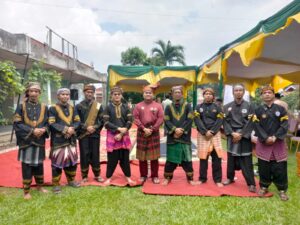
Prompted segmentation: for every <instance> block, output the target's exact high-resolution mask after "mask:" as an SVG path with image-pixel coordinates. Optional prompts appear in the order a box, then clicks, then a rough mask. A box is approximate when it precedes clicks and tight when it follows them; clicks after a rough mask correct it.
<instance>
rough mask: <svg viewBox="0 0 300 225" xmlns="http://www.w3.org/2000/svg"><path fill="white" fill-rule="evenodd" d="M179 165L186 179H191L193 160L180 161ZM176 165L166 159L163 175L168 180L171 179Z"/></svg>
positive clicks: (192, 175)
mask: <svg viewBox="0 0 300 225" xmlns="http://www.w3.org/2000/svg"><path fill="white" fill-rule="evenodd" d="M180 165H181V167H182V169H183V170H184V171H185V173H186V178H187V180H189V181H190V180H193V177H194V170H193V162H192V161H190V162H186V161H182V162H181V164H180ZM177 166H178V164H177V163H172V162H169V161H167V162H166V164H165V171H164V177H165V178H166V179H168V180H172V178H173V173H174V170H175V169H176V168H177Z"/></svg>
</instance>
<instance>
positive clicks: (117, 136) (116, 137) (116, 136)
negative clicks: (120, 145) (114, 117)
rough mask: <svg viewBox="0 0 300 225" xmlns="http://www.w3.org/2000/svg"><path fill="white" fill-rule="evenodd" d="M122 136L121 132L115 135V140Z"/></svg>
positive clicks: (119, 139)
mask: <svg viewBox="0 0 300 225" xmlns="http://www.w3.org/2000/svg"><path fill="white" fill-rule="evenodd" d="M122 138H123V135H122V134H121V133H120V134H117V135H115V140H116V141H121V139H122Z"/></svg>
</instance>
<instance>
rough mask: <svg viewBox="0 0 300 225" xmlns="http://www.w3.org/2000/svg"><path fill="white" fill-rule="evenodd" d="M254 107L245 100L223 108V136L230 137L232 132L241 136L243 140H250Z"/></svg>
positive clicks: (231, 103)
mask: <svg viewBox="0 0 300 225" xmlns="http://www.w3.org/2000/svg"><path fill="white" fill-rule="evenodd" d="M253 114H254V107H253V106H251V104H250V103H249V102H247V101H245V100H243V101H242V102H241V103H240V104H237V103H236V102H235V101H233V102H230V103H228V104H227V105H225V106H224V116H225V119H224V131H225V134H226V135H227V136H228V135H231V133H232V132H237V131H238V133H240V134H242V137H244V138H247V139H249V138H251V132H252V130H253V129H254V124H253V122H252V116H253Z"/></svg>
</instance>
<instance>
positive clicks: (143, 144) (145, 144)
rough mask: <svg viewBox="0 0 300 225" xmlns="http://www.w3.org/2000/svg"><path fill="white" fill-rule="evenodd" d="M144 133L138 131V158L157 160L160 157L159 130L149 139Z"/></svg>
mask: <svg viewBox="0 0 300 225" xmlns="http://www.w3.org/2000/svg"><path fill="white" fill-rule="evenodd" d="M144 134H145V133H144V132H143V131H142V130H140V129H138V130H137V146H136V158H137V159H139V160H142V161H144V160H156V159H158V158H159V157H160V136H159V130H157V131H153V133H152V135H150V136H149V137H145V136H144Z"/></svg>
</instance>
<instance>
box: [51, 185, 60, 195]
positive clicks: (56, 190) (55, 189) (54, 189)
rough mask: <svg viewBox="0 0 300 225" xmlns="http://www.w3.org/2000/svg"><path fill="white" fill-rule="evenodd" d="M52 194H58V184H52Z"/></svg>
mask: <svg viewBox="0 0 300 225" xmlns="http://www.w3.org/2000/svg"><path fill="white" fill-rule="evenodd" d="M52 191H53V193H54V194H59V193H60V192H61V187H60V186H54V187H53V189H52Z"/></svg>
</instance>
